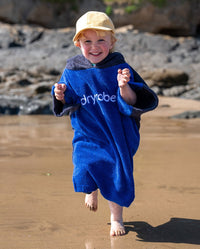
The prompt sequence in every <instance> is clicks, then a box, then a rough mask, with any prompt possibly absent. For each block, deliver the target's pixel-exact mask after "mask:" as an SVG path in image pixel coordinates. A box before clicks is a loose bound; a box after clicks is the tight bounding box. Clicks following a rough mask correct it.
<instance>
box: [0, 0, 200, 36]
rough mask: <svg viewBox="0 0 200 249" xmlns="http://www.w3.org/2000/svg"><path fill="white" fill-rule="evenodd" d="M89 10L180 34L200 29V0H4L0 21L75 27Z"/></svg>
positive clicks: (121, 23)
mask: <svg viewBox="0 0 200 249" xmlns="http://www.w3.org/2000/svg"><path fill="white" fill-rule="evenodd" d="M134 2H136V3H141V4H133V3H134ZM161 3H162V4H161ZM88 10H100V11H107V12H109V13H110V15H111V18H112V19H113V21H114V23H115V25H116V26H117V27H121V26H125V25H129V24H132V25H133V26H134V27H135V29H139V30H141V31H147V32H152V33H163V34H170V35H176V36H177V35H178V36H179V35H184V36H185V35H186V36H188V35H197V34H199V33H200V15H199V13H200V1H199V0H173V1H171V0H159V1H158V0H157V1H156V0H138V1H133V0H115V1H114V0H113V1H111V0H109V1H108V0H92V1H88V0H73V1H72V0H71V1H70V0H28V1H27V0H20V1H18V0H0V21H3V22H8V23H19V24H38V25H41V26H43V27H47V28H63V27H74V25H75V22H76V20H77V18H78V17H79V16H80V15H82V14H83V13H84V12H86V11H88Z"/></svg>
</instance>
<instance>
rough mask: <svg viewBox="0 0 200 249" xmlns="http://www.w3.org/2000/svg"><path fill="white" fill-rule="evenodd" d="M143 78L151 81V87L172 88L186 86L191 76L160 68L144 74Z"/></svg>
mask: <svg viewBox="0 0 200 249" xmlns="http://www.w3.org/2000/svg"><path fill="white" fill-rule="evenodd" d="M142 76H143V78H144V79H145V80H147V81H148V79H151V85H152V86H154V85H156V86H159V87H161V88H170V87H174V86H177V85H186V84H187V83H188V79H189V76H188V75H187V73H185V72H183V71H181V70H177V69H169V68H167V69H165V68H159V69H155V70H152V71H146V72H143V74H142Z"/></svg>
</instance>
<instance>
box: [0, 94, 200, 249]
mask: <svg viewBox="0 0 200 249" xmlns="http://www.w3.org/2000/svg"><path fill="white" fill-rule="evenodd" d="M191 109H194V110H200V102H196V101H192V100H182V99H176V98H161V99H160V105H159V108H157V110H156V111H153V112H151V113H148V114H145V115H143V117H142V126H141V145H140V149H139V150H138V152H137V155H136V156H135V165H134V169H135V170H134V176H135V183H136V199H135V201H134V203H133V204H132V205H131V207H130V208H126V209H124V221H125V227H126V230H127V234H126V235H125V236H123V237H119V238H110V236H109V229H110V225H109V209H108V204H107V201H106V200H104V199H103V198H102V197H100V198H99V209H98V211H97V212H96V213H93V212H90V211H88V210H87V209H86V208H85V207H84V195H83V194H79V193H74V190H73V185H72V180H71V178H72V170H73V166H72V160H71V152H72V147H71V140H72V137H73V133H72V130H71V125H70V122H69V119H68V118H67V117H63V118H56V117H54V116H7V117H5V116H1V117H0V249H75V248H76V249H82V248H83V249H85V248H86V249H94V248H95V249H107V248H112V249H134V248H135V249H165V248H171V249H175V248H176V249H178V248H181V249H189V248H192V249H195V248H200V212H199V210H200V209H199V208H200V198H199V196H200V181H199V179H200V168H199V161H200V151H199V148H200V119H191V120H173V119H169V118H168V116H171V115H174V114H177V113H180V112H182V111H185V110H191Z"/></svg>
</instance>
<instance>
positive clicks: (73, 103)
mask: <svg viewBox="0 0 200 249" xmlns="http://www.w3.org/2000/svg"><path fill="white" fill-rule="evenodd" d="M58 84H65V85H66V91H65V104H63V103H62V102H61V101H59V100H57V99H56V97H55V94H54V89H55V86H53V87H52V91H51V94H52V96H53V113H54V115H55V116H57V117H61V116H63V115H64V114H66V115H71V114H72V113H73V112H74V111H76V110H77V109H78V108H79V107H80V100H79V98H78V96H77V95H76V94H75V92H74V90H73V89H72V87H71V85H70V83H69V82H68V80H67V73H66V69H65V70H64V72H63V74H62V76H61V78H60V80H59V82H58Z"/></svg>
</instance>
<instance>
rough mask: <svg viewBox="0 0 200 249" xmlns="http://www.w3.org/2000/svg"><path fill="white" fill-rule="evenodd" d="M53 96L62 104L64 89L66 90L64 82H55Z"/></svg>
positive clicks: (63, 101)
mask: <svg viewBox="0 0 200 249" xmlns="http://www.w3.org/2000/svg"><path fill="white" fill-rule="evenodd" d="M54 86H55V89H54V93H55V97H56V99H57V100H60V101H61V102H62V103H63V104H64V103H65V90H66V88H67V87H66V85H65V84H58V83H55V85H54Z"/></svg>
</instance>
